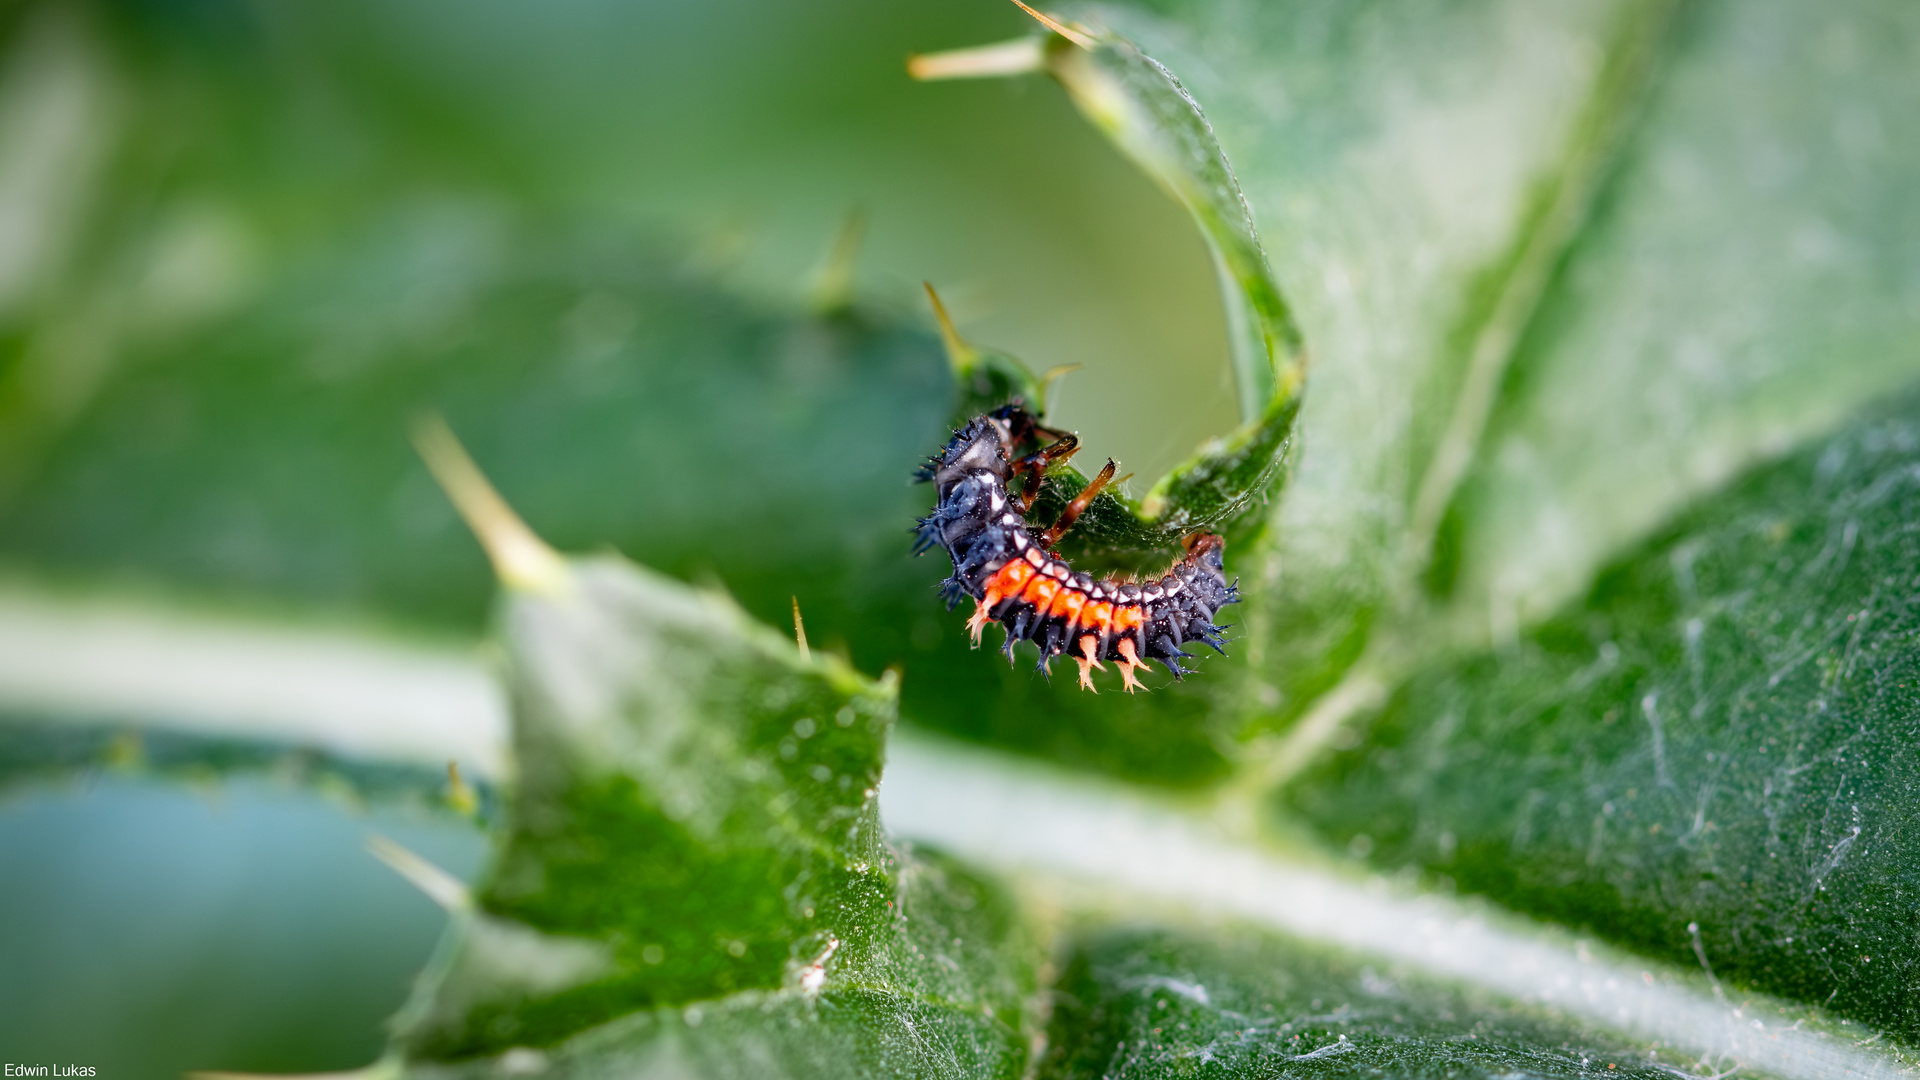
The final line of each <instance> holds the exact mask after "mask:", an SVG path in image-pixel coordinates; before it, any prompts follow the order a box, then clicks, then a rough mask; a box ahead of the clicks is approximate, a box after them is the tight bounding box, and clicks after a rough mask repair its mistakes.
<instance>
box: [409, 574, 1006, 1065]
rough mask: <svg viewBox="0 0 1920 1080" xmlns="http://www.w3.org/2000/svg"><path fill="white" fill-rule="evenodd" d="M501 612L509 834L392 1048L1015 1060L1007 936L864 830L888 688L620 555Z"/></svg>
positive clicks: (982, 907)
mask: <svg viewBox="0 0 1920 1080" xmlns="http://www.w3.org/2000/svg"><path fill="white" fill-rule="evenodd" d="M503 622H504V629H505V635H506V641H507V645H508V650H509V654H510V656H511V659H512V677H513V688H514V701H515V713H514V760H515V775H514V778H513V780H512V781H511V783H510V784H509V786H508V794H507V798H506V805H505V819H506V826H505V829H504V831H503V832H502V833H501V835H500V836H499V838H498V841H497V848H496V852H495V856H494V860H493V862H492V865H491V866H490V868H489V870H488V871H487V874H486V876H485V879H484V881H483V883H482V885H481V886H480V887H479V888H478V890H477V891H476V893H475V895H474V897H473V898H472V900H471V902H470V906H467V905H461V906H459V907H457V908H456V919H455V924H454V929H453V931H452V932H451V933H450V936H449V938H448V940H447V941H446V943H445V944H444V945H443V948H442V952H441V955H440V957H439V958H438V960H437V962H436V966H435V968H434V969H432V970H431V971H429V973H428V974H427V975H426V976H425V977H423V980H422V982H421V984H420V988H419V990H418V991H417V992H416V996H415V999H414V1000H413V1002H412V1003H411V1004H409V1006H408V1007H407V1009H406V1010H404V1011H403V1012H402V1014H401V1015H400V1017H399V1018H397V1020H396V1023H395V1032H396V1045H397V1047H398V1048H399V1050H400V1051H401V1053H402V1054H403V1056H404V1058H405V1060H406V1061H407V1062H409V1063H410V1065H412V1066H415V1067H417V1068H418V1070H419V1071H420V1072H421V1073H422V1074H423V1075H438V1074H439V1069H438V1066H437V1065H436V1064H435V1063H456V1062H461V1061H467V1060H470V1059H491V1063H488V1062H486V1061H476V1063H475V1064H474V1065H473V1066H471V1068H472V1069H477V1070H480V1071H481V1072H483V1073H484V1072H486V1071H488V1070H491V1069H494V1068H495V1067H509V1068H510V1067H511V1062H512V1061H513V1060H514V1058H513V1055H514V1054H516V1053H517V1054H519V1055H520V1059H523V1060H524V1059H526V1058H527V1056H528V1055H529V1054H535V1055H538V1059H539V1060H543V1061H551V1062H553V1063H555V1064H556V1065H557V1066H558V1067H560V1068H561V1069H562V1075H604V1074H606V1073H607V1072H608V1071H610V1070H616V1071H617V1070H618V1069H621V1068H625V1067H629V1065H630V1063H632V1062H635V1061H640V1062H652V1064H651V1065H648V1066H646V1067H647V1068H651V1069H657V1068H662V1067H664V1065H663V1064H662V1062H664V1061H670V1060H682V1059H686V1060H694V1061H699V1062H701V1066H700V1067H701V1069H702V1071H704V1072H707V1073H709V1074H712V1075H741V1076H745V1075H755V1074H756V1070H770V1071H771V1073H772V1074H775V1075H790V1076H813V1075H820V1076H826V1075H849V1074H852V1075H896V1074H899V1073H902V1072H911V1071H916V1070H920V1069H925V1068H929V1067H949V1066H950V1067H953V1068H958V1069H960V1070H962V1071H963V1072H964V1073H965V1074H967V1075H976V1076H1015V1075H1018V1074H1019V1072H1020V1069H1021V1062H1022V1061H1023V1059H1024V1055H1025V1051H1026V1042H1025V1038H1026V1037H1025V1035H1024V1034H1023V1033H1022V1029H1023V1027H1024V1025H1025V1023H1026V1020H1025V1013H1024V1009H1025V1008H1026V1002H1027V999H1028V997H1029V996H1030V995H1031V993H1032V991H1033V988H1034V986H1033V979H1034V963H1033V957H1032V955H1031V951H1030V947H1023V944H1022V938H1021V935H1022V933H1023V931H1022V929H1021V927H1020V926H1019V925H1018V924H1016V923H1015V922H1014V921H1013V920H1012V919H1011V918H1010V917H1009V913H1008V911H1007V909H1006V906H1005V905H1006V901H1005V900H1004V899H1003V898H1002V897H1000V896H999V895H998V894H997V893H996V892H995V890H994V889H993V888H992V887H990V886H987V885H984V884H982V883H980V882H979V881H977V880H975V879H973V878H971V877H970V876H968V875H967V874H966V873H965V872H964V871H963V870H961V869H960V868H958V867H957V866H954V865H951V864H949V863H947V862H945V861H942V860H939V859H937V858H931V857H926V856H919V855H915V854H912V853H903V852H900V851H897V850H896V849H894V848H892V847H890V846H889V845H888V844H887V842H886V841H885V840H884V839H883V838H882V836H881V833H880V824H879V817H878V812H877V808H876V805H875V801H874V796H875V789H876V786H877V785H878V783H879V779H880V768H881V763H882V756H883V752H884V743H885V738H886V734H887V732H888V730H889V728H890V727H891V725H892V723H893V718H894V711H895V700H896V698H895V691H894V687H893V684H892V683H890V682H889V683H873V682H870V681H868V680H865V679H863V678H861V677H860V676H859V675H857V674H855V673H854V672H853V671H852V670H851V669H849V668H848V667H847V666H846V665H845V664H844V663H842V662H840V661H839V660H837V659H834V658H831V657H827V658H822V659H809V658H806V657H803V656H801V654H800V653H799V652H798V651H797V650H796V649H795V647H794V645H793V644H792V643H791V642H789V641H786V640H783V639H782V638H781V637H780V636H779V635H777V634H776V633H774V632H773V631H772V630H770V629H768V628H766V627H764V626H762V625H760V624H757V623H754V622H753V621H752V620H751V619H750V617H748V616H747V615H746V614H745V613H744V612H743V611H741V610H740V609H739V608H737V607H736V606H734V605H733V604H732V603H731V602H729V601H727V600H725V599H724V598H721V597H718V596H715V595H712V594H705V593H701V592H698V591H696V590H692V589H689V588H687V587H686V586H684V585H680V584H678V583H677V582H673V581H671V580H670V579H666V578H663V577H660V576H659V575H656V574H653V573H651V572H648V571H645V570H642V569H640V568H638V567H635V566H633V565H631V564H629V563H626V562H625V561H623V560H619V559H615V558H599V559H591V560H576V561H573V562H571V563H568V564H566V572H565V575H564V579H563V580H561V581H560V582H559V583H558V584H556V585H555V586H554V587H553V588H552V589H551V590H545V591H540V592H529V591H524V590H522V591H516V592H513V593H511V594H510V595H509V599H508V601H507V603H506V606H505V610H504V614H503ZM501 1062H507V1063H508V1064H507V1065H505V1066H501V1065H500V1064H499V1063H501ZM689 1067H690V1066H689ZM456 1071H458V1070H456ZM757 1074H758V1075H767V1074H768V1072H766V1071H761V1072H758V1073H757Z"/></svg>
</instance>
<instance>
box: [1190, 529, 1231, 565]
mask: <svg viewBox="0 0 1920 1080" xmlns="http://www.w3.org/2000/svg"><path fill="white" fill-rule="evenodd" d="M1180 543H1181V544H1182V545H1183V546H1185V547H1186V549H1187V561H1188V562H1190V563H1193V564H1194V565H1196V566H1204V567H1206V568H1207V569H1209V570H1213V571H1216V572H1220V573H1224V572H1225V570H1226V555H1227V542H1226V540H1225V539H1224V538H1222V537H1220V536H1217V535H1215V534H1214V533H1209V532H1197V533H1188V534H1187V536H1186V538H1185V539H1183V540H1181V541H1180Z"/></svg>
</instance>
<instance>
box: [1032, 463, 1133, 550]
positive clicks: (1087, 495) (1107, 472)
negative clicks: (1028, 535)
mask: <svg viewBox="0 0 1920 1080" xmlns="http://www.w3.org/2000/svg"><path fill="white" fill-rule="evenodd" d="M1113 470H1114V464H1113V459H1112V458H1108V459H1107V467H1106V468H1104V469H1101V470H1100V475H1098V476H1096V477H1094V478H1093V482H1092V483H1090V484H1088V485H1087V486H1086V489H1085V490H1083V491H1081V492H1080V494H1078V495H1075V496H1074V497H1073V501H1072V502H1070V503H1068V504H1067V508H1066V509H1065V510H1062V511H1060V520H1058V521H1056V522H1054V523H1053V527H1052V528H1050V529H1048V530H1047V531H1046V532H1043V533H1041V534H1040V535H1039V536H1036V537H1034V539H1035V540H1036V541H1038V542H1039V544H1040V546H1041V547H1043V548H1051V547H1053V545H1055V544H1057V543H1059V542H1060V538H1061V537H1063V536H1065V535H1067V530H1068V529H1071V528H1073V523H1074V522H1076V521H1078V520H1080V515H1081V514H1084V513H1086V512H1087V507H1089V506H1091V505H1093V500H1094V499H1095V498H1097V497H1098V496H1099V494H1100V492H1102V491H1103V490H1105V489H1106V486H1107V484H1108V482H1109V481H1111V480H1112V479H1113Z"/></svg>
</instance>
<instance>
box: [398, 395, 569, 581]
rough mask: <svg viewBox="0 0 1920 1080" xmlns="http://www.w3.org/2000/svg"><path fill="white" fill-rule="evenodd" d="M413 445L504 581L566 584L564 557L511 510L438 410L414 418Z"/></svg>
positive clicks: (495, 572) (494, 569)
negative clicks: (416, 418)
mask: <svg viewBox="0 0 1920 1080" xmlns="http://www.w3.org/2000/svg"><path fill="white" fill-rule="evenodd" d="M413 447H414V449H415V450H416V451H417V452H418V453H419V454H420V458H421V460H422V461H425V462H426V464H427V469H428V470H429V471H430V472H432V473H433V478H434V479H435V480H437V481H439V482H440V488H441V490H442V491H445V492H446V493H447V498H449V499H451V500H452V501H453V505H454V508H455V509H457V510H458V511H460V516H461V517H462V518H464V519H466V522H467V527H468V528H470V529H472V530H473V534H474V536H475V537H476V538H477V539H478V540H479V541H480V546H481V547H482V548H484V549H486V552H487V558H488V559H489V560H490V561H491V562H492V563H493V572H494V574H495V576H497V577H498V578H499V579H500V583H501V584H503V585H505V586H506V587H507V588H509V589H514V590H518V591H522V592H531V593H547V594H552V593H556V592H559V591H560V590H562V589H563V588H564V587H565V586H566V585H567V583H568V582H569V581H570V580H571V575H570V573H569V572H568V570H567V563H566V560H565V559H563V558H561V557H560V555H559V553H558V552H556V551H554V550H553V549H552V548H550V547H548V546H547V543H546V541H544V540H542V539H540V537H539V536H538V535H537V534H536V533H535V532H534V531H533V530H532V529H530V528H528V527H527V523H526V522H525V521H522V520H521V519H520V515H518V514H516V513H514V512H513V508H512V507H511V506H508V505H507V501H506V500H505V499H503V498H501V497H500V492H498V491H497V490H495V489H494V486H493V484H492V483H491V482H489V481H488V480H487V477H486V474H485V473H482V472H481V471H480V467H479V466H478V465H475V464H474V463H473V458H472V457H470V456H468V454H467V451H466V448H465V447H463V446H461V445H460V440H459V438H458V437H457V436H455V435H454V433H453V429H452V428H450V427H448V426H447V422H446V421H445V420H444V419H442V418H441V417H440V415H439V414H437V413H433V414H428V415H426V416H423V417H421V418H420V419H419V420H417V421H415V422H414V425H413Z"/></svg>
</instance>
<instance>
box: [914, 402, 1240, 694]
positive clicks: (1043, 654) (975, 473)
mask: <svg viewBox="0 0 1920 1080" xmlns="http://www.w3.org/2000/svg"><path fill="white" fill-rule="evenodd" d="M1034 431H1040V432H1045V431H1046V429H1044V428H1039V426H1038V425H1037V424H1036V423H1034V421H1033V418H1032V417H1031V416H1030V415H1028V414H1027V413H1026V412H1025V411H1024V410H1023V409H1021V408H1020V407H1019V406H1018V405H1017V404H1016V405H1012V406H1008V407H1006V408H1003V409H1000V410H997V411H995V412H992V413H988V414H986V415H984V416H979V417H976V418H974V419H973V420H971V421H969V422H968V423H967V425H966V426H965V427H963V428H961V429H960V430H959V431H957V432H955V433H954V436H953V440H952V441H951V442H949V443H948V444H947V446H946V448H945V449H943V450H942V451H941V452H940V453H939V454H937V455H935V457H934V458H933V459H932V461H931V462H930V463H929V464H928V466H927V467H926V468H925V469H924V470H922V473H921V477H922V479H926V480H931V481H932V482H933V483H934V485H935V487H936V489H937V491H938V496H939V501H938V503H936V505H935V506H934V509H933V513H931V514H929V515H928V516H927V517H925V518H923V519H921V521H920V527H919V532H920V537H919V542H918V544H917V545H916V546H915V552H916V554H917V553H918V552H921V551H925V550H926V549H928V548H930V547H932V546H933V545H935V544H939V545H940V546H941V547H944V548H945V549H946V550H947V554H948V555H949V556H951V557H952V559H953V576H952V577H951V578H948V579H947V581H946V582H944V583H943V584H942V586H941V591H942V594H943V595H945V596H946V597H947V604H948V607H952V606H953V604H955V603H957V602H958V601H959V598H960V596H961V594H965V595H967V596H971V597H973V598H974V600H975V601H977V602H978V605H979V606H978V607H977V608H976V609H975V611H974V613H973V618H972V619H970V620H969V621H968V623H967V626H968V629H969V630H971V631H972V633H973V640H974V644H975V645H978V644H979V642H980V634H981V631H982V630H984V629H985V628H986V624H987V623H988V622H989V621H994V622H998V623H1000V624H1002V625H1003V626H1005V627H1006V631H1007V638H1006V645H1005V652H1006V654H1007V659H1008V660H1012V659H1013V647H1014V645H1015V644H1017V643H1018V642H1020V641H1032V642H1033V643H1034V644H1036V645H1038V646H1039V648H1040V665H1041V667H1042V668H1044V667H1046V666H1047V665H1048V663H1050V662H1051V661H1052V659H1053V658H1054V657H1056V656H1059V655H1061V654H1063V653H1064V654H1066V655H1069V656H1071V657H1073V659H1074V660H1075V661H1076V662H1077V663H1078V664H1079V665H1080V685H1081V686H1084V687H1086V688H1087V689H1089V690H1091V689H1093V679H1092V669H1093V668H1095V667H1102V668H1104V666H1105V665H1104V664H1102V661H1105V660H1113V661H1116V662H1117V663H1118V665H1119V667H1120V678H1121V680H1122V681H1123V683H1124V684H1125V686H1126V688H1127V690H1128V691H1132V690H1134V689H1135V688H1137V687H1139V686H1140V682H1139V680H1138V679H1136V678H1135V676H1134V672H1135V670H1136V669H1138V668H1142V667H1145V666H1146V662H1147V661H1148V660H1158V661H1160V662H1161V663H1163V664H1165V665H1166V666H1167V670H1169V671H1171V672H1172V673H1173V674H1174V676H1175V677H1176V678H1178V677H1180V676H1183V675H1185V674H1186V673H1187V671H1188V670H1190V669H1188V668H1183V667H1181V666H1180V661H1181V660H1182V659H1192V655H1191V654H1189V653H1185V652H1182V651H1181V646H1182V645H1183V644H1184V643H1186V642H1188V641H1202V642H1205V643H1206V644H1208V645H1210V646H1212V647H1213V648H1214V649H1215V650H1216V651H1218V650H1219V649H1220V648H1221V646H1222V645H1223V644H1224V639H1223V638H1222V637H1221V631H1222V629H1223V628H1222V627H1220V626H1217V625H1215V624H1214V621H1213V617H1214V615H1215V613H1216V612H1218V611H1219V610H1220V609H1221V608H1222V607H1224V606H1225V605H1227V604H1231V603H1235V602H1237V601H1238V600H1239V593H1238V590H1237V588H1236V586H1235V585H1234V584H1232V583H1230V582H1229V581H1228V580H1227V577H1226V572H1225V570H1224V568H1223V566H1222V562H1221V557H1222V552H1223V550H1224V548H1225V546H1226V542H1225V541H1224V540H1222V539H1221V538H1220V537H1218V536H1214V535H1212V534H1210V533H1195V534H1194V535H1192V536H1189V537H1187V539H1186V548H1187V551H1186V555H1185V557H1184V558H1182V559H1181V560H1180V561H1179V562H1176V563H1175V564H1174V565H1173V567H1172V568H1171V569H1169V570H1168V571H1167V572H1166V573H1165V574H1164V575H1162V576H1161V577H1159V578H1158V579H1155V580H1153V581H1145V582H1131V581H1122V580H1116V579H1112V578H1100V579H1096V578H1094V577H1092V576H1091V575H1088V574H1084V573H1077V572H1075V571H1074V569H1073V568H1072V567H1070V566H1068V565H1067V563H1066V561H1065V560H1063V559H1061V558H1060V557H1059V556H1058V555H1055V554H1053V553H1052V551H1051V550H1050V548H1051V547H1052V544H1053V542H1054V541H1055V540H1057V539H1058V537H1059V535H1060V534H1061V533H1063V532H1064V531H1065V530H1066V528H1067V527H1068V526H1070V525H1071V524H1072V522H1073V519H1074V518H1076V517H1078V515H1079V512H1080V510H1081V509H1084V508H1085V505H1086V503H1087V502H1089V501H1090V500H1091V499H1092V496H1093V493H1094V492H1095V491H1097V490H1098V489H1099V487H1100V486H1102V485H1104V484H1105V483H1106V481H1107V479H1108V478H1109V477H1111V476H1112V471H1113V465H1112V463H1111V462H1109V463H1108V466H1107V469H1106V470H1105V471H1104V472H1102V473H1101V475H1100V477H1099V478H1097V479H1096V480H1095V482H1094V484H1093V485H1092V486H1090V487H1089V488H1088V489H1087V491H1086V492H1084V493H1083V495H1082V497H1081V498H1079V499H1076V500H1075V501H1074V504H1073V505H1072V506H1070V507H1069V509H1068V511H1067V512H1066V513H1065V514H1063V515H1062V519H1061V521H1060V522H1058V523H1056V524H1055V526H1054V527H1053V528H1052V529H1049V530H1047V531H1046V532H1045V533H1044V534H1042V535H1040V536H1035V535H1034V534H1033V532H1032V531H1031V530H1030V529H1029V528H1028V524H1027V520H1026V517H1025V511H1026V510H1027V509H1028V508H1029V507H1030V506H1031V499H1032V495H1033V494H1034V493H1035V492H1037V490H1038V483H1037V479H1036V480H1034V481H1032V482H1030V484H1029V488H1028V492H1027V495H1026V497H1025V498H1024V499H1023V498H1022V497H1021V496H1019V495H1016V494H1015V493H1014V492H1013V491H1012V490H1011V482H1012V480H1013V478H1014V477H1015V476H1017V475H1018V474H1020V473H1021V472H1023V471H1024V472H1028V473H1030V474H1032V475H1033V476H1034V477H1036V478H1037V477H1038V475H1040V474H1041V473H1043V472H1044V470H1045V467H1046V465H1047V463H1048V462H1049V461H1052V460H1057V459H1060V458H1064V457H1065V456H1066V455H1068V454H1071V453H1072V452H1073V450H1074V449H1076V448H1077V445H1078V444H1077V442H1075V441H1074V440H1073V439H1072V436H1064V437H1062V438H1061V439H1060V440H1059V441H1058V442H1056V443H1055V444H1053V447H1049V448H1043V449H1042V450H1041V451H1040V452H1039V453H1037V454H1034V455H1032V456H1029V457H1026V458H1020V459H1016V458H1015V457H1014V450H1015V447H1016V445H1017V443H1018V441H1019V439H1020V437H1021V434H1017V433H1031V432H1034Z"/></svg>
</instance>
